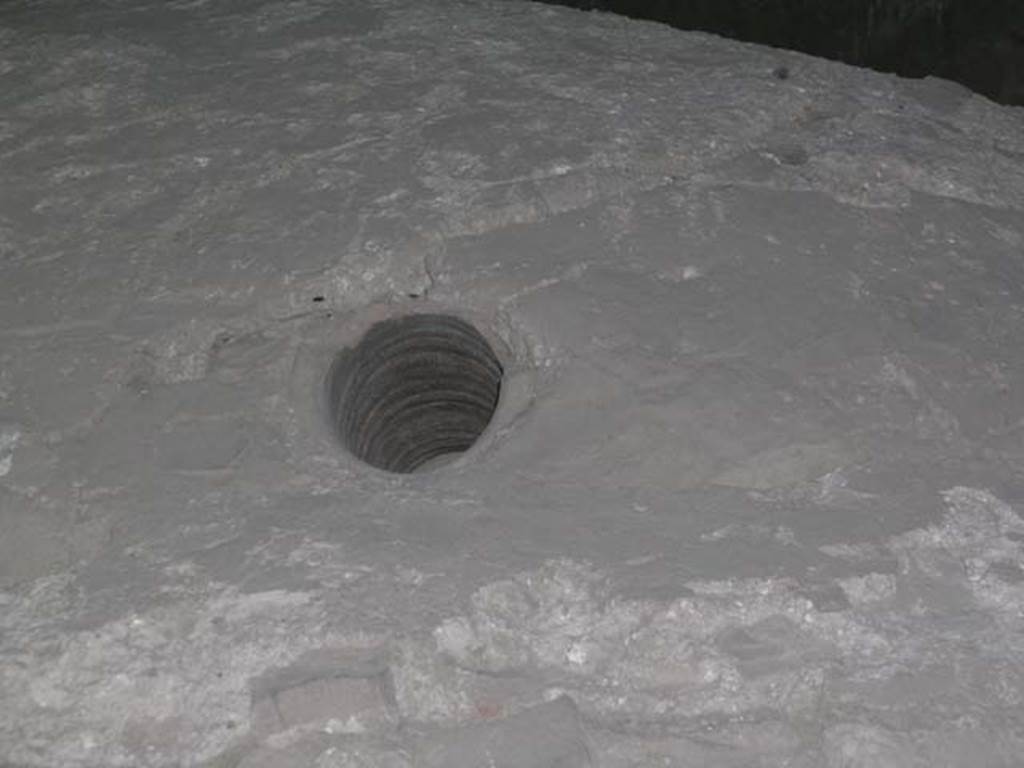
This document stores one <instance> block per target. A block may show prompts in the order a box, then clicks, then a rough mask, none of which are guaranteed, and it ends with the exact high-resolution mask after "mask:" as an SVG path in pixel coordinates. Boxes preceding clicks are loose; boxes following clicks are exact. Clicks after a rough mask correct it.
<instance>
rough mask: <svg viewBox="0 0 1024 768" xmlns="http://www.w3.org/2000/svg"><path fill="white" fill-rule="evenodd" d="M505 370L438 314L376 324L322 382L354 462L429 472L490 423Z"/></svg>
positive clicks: (472, 336) (468, 330)
mask: <svg viewBox="0 0 1024 768" xmlns="http://www.w3.org/2000/svg"><path fill="white" fill-rule="evenodd" d="M502 373H503V370H502V365H501V362H500V361H499V360H498V357H497V355H495V353H494V350H493V349H492V348H491V345H490V344H488V342H487V340H486V339H485V338H484V337H483V335H481V333H480V332H479V331H477V330H476V329H475V328H474V327H473V326H472V325H470V324H469V323H467V322H466V321H465V320H462V319H460V318H458V317H454V316H452V315H441V314H423V315H407V316H405V317H399V318H394V319H391V320H385V321H383V322H380V323H378V324H376V325H374V326H373V327H372V328H370V330H369V331H368V332H367V333H366V335H365V336H364V337H363V338H362V340H361V341H360V342H359V343H358V344H357V345H356V346H355V347H352V348H348V349H345V350H342V352H341V353H340V354H339V355H338V357H337V359H336V360H335V361H334V364H333V365H332V367H331V370H330V373H329V374H328V378H327V396H328V407H329V411H330V417H331V421H332V424H333V426H334V428H335V430H336V431H337V434H338V437H339V438H340V439H341V441H342V443H343V444H344V445H345V447H347V448H348V450H349V451H351V452H352V454H353V455H355V456H356V457H357V458H359V459H361V460H362V461H365V462H366V463H367V464H370V465H371V466H374V467H377V468H378V469H384V470H387V471H389V472H401V473H408V472H416V471H419V470H425V469H431V468H433V467H436V466H438V465H439V464H442V463H445V462H446V461H448V460H451V459H453V458H455V457H457V456H458V454H461V453H463V452H465V451H466V450H468V449H469V448H470V447H472V445H473V444H474V443H475V442H476V441H477V438H479V437H480V435H481V434H482V433H483V431H484V429H486V428H487V425H488V424H489V423H490V421H491V417H492V416H493V415H494V411H495V408H496V407H497V405H498V395H499V393H500V391H501V378H502Z"/></svg>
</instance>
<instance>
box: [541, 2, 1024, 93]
mask: <svg viewBox="0 0 1024 768" xmlns="http://www.w3.org/2000/svg"><path fill="white" fill-rule="evenodd" d="M541 1H542V2H549V3H553V4H558V5H568V6H572V7H574V8H583V9H588V10H600V11H611V12H613V13H619V14H623V15H626V16H631V17H633V18H637V19H650V20H652V21H660V22H664V23H666V24H671V25H672V26H674V27H678V28H680V29H699V30H704V31H706V32H714V33H716V34H719V35H723V36H725V37H731V38H735V39H737V40H745V41H748V42H754V43H763V44H766V45H772V46H776V47H779V48H791V49H794V50H798V51H803V52H805V53H810V54H813V55H815V56H822V57H824V58H828V59H835V60H838V61H844V62H846V63H848V64H855V65H857V66H864V67H871V68H872V69H877V70H881V71H884V72H895V73H897V74H900V75H904V76H906V77H923V76H925V75H935V76H937V77H944V78H947V79H949V80H955V81H957V82H959V83H962V84H964V85H966V86H967V87H968V88H970V89H972V90H974V91H977V92H978V93H981V94H983V95H985V96H988V97H989V98H990V99H993V100H994V101H998V102H1001V103H1003V104H1015V105H1024V0H541Z"/></svg>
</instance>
